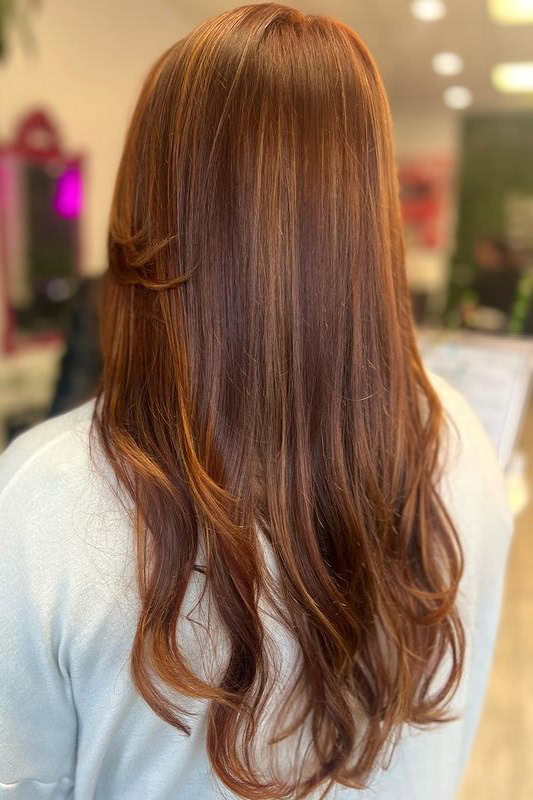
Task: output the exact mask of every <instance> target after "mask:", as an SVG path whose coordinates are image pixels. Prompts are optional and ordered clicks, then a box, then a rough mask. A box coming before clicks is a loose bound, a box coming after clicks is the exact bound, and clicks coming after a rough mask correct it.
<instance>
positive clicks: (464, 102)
mask: <svg viewBox="0 0 533 800" xmlns="http://www.w3.org/2000/svg"><path fill="white" fill-rule="evenodd" d="M443 97H444V102H445V103H446V105H447V106H449V107H450V108H458V109H461V108H468V106H469V105H472V92H471V91H470V89H467V88H466V86H448V88H447V89H445V90H444V93H443Z"/></svg>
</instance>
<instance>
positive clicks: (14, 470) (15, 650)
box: [0, 435, 77, 800]
mask: <svg viewBox="0 0 533 800" xmlns="http://www.w3.org/2000/svg"><path fill="white" fill-rule="evenodd" d="M35 444H38V443H36V442H35V438H34V437H32V436H29V437H28V435H25V436H23V437H21V439H20V440H17V441H16V442H15V443H14V444H13V445H11V447H10V448H8V451H7V452H6V453H5V454H4V455H3V456H2V458H1V459H0V558H1V562H2V580H1V581H0V630H1V631H2V645H3V647H2V657H1V658H0V798H4V797H5V798H9V800H63V799H64V798H68V797H71V796H72V790H73V786H74V772H75V756H76V736H77V720H76V711H75V707H74V703H73V699H72V692H71V686H70V680H69V674H68V657H67V656H66V654H64V653H63V652H62V646H61V625H62V610H63V609H62V597H61V582H60V581H57V580H52V579H51V575H55V576H56V577H57V575H58V574H59V575H60V574H61V573H60V571H59V572H58V570H60V569H61V562H62V560H63V561H64V554H62V553H61V547H60V542H59V540H54V525H55V523H54V518H55V511H57V508H56V510H55V511H54V498H53V497H52V498H50V492H49V477H48V476H47V475H44V474H43V475H40V472H39V468H38V460H39V459H38V454H39V452H40V448H39V447H38V449H37V452H36V451H35V450H34V449H33V448H34V446H35ZM55 504H56V505H57V496H56V498H55Z"/></svg>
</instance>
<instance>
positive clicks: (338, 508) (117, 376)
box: [95, 4, 464, 800]
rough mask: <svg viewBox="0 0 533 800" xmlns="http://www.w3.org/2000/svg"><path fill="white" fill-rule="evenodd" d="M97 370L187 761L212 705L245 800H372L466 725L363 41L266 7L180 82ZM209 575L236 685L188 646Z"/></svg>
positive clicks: (162, 69)
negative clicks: (320, 799)
mask: <svg viewBox="0 0 533 800" xmlns="http://www.w3.org/2000/svg"><path fill="white" fill-rule="evenodd" d="M102 342H103V349H104V377H103V382H102V389H101V393H100V397H99V402H98V404H97V411H96V414H95V424H96V428H97V431H98V434H99V437H100V440H101V442H102V443H103V446H104V449H105V451H106V453H107V456H108V458H109V460H110V462H111V464H112V466H113V468H114V471H115V473H116V475H117V478H118V480H119V482H120V483H121V484H122V485H123V486H124V488H125V489H126V490H127V492H128V493H129V495H130V496H131V498H132V499H133V501H134V504H135V508H136V513H137V525H136V540H137V564H138V581H139V592H140V600H141V611H140V618H139V622H138V627H137V633H136V637H135V641H134V645H133V652H132V674H133V679H134V681H135V685H136V686H137V688H138V690H139V692H140V693H141V695H142V696H143V697H144V698H145V700H146V701H147V703H149V705H150V706H151V707H152V709H153V710H154V711H155V712H156V713H157V714H158V715H159V716H160V717H162V718H163V719H164V720H166V721H167V722H168V723H169V724H171V725H173V726H175V727H176V728H178V729H179V730H181V731H183V732H184V733H188V731H189V729H190V728H189V725H188V722H187V714H186V708H185V706H186V704H182V705H183V706H184V708H182V707H181V706H180V704H179V703H177V702H174V701H172V700H171V699H170V694H171V693H172V692H173V691H174V692H177V693H179V694H180V695H181V696H184V697H190V698H198V699H199V700H204V701H207V702H208V722H207V726H208V727H207V748H208V754H209V758H210V761H211V764H212V767H213V770H214V772H215V773H216V774H217V775H218V776H219V778H220V779H221V780H222V781H223V783H224V784H225V785H226V786H227V787H229V788H230V789H231V790H233V791H234V792H236V793H237V794H239V795H240V796H242V797H246V798H257V799H259V798H265V799H266V798H270V800H273V798H285V797H294V798H303V797H306V796H308V795H309V794H310V793H311V792H312V791H313V790H315V789H317V788H319V787H321V788H323V790H324V793H327V791H328V789H329V788H330V787H331V786H332V785H333V784H334V783H341V784H344V785H346V786H354V787H363V786H365V785H366V784H367V783H368V781H369V780H370V778H371V774H372V771H373V770H374V769H375V768H376V767H377V765H378V764H379V763H380V760H381V759H383V757H384V754H385V752H386V751H387V748H388V747H389V746H394V742H395V741H396V739H397V737H398V734H399V732H400V730H401V728H402V726H403V725H404V724H412V725H422V726H424V725H428V724H431V723H434V722H440V721H445V720H446V719H448V716H447V709H448V705H449V701H450V699H451V697H452V695H453V692H454V690H455V688H456V687H457V684H458V681H459V679H460V676H461V671H462V665H463V656H464V634H463V629H462V625H461V621H460V619H459V617H458V613H457V610H456V595H457V588H458V583H459V580H460V577H461V573H462V554H461V547H460V544H459V541H458V537H457V533H456V531H455V530H454V527H453V525H452V523H451V521H450V519H449V517H448V515H447V513H446V511H445V509H444V507H443V505H442V503H441V501H440V499H439V495H438V489H437V487H438V480H439V474H438V472H439V464H440V459H439V443H440V440H441V432H442V427H443V418H442V409H441V406H440V403H439V400H438V397H437V396H436V394H435V392H434V390H433V389H432V387H431V385H430V383H429V381H428V379H427V377H426V375H425V373H424V370H423V368H422V365H421V362H420V358H419V355H418V352H417V348H416V343H415V339H414V334H413V326H412V319H411V313H410V307H409V297H408V291H407V286H406V277H405V269H404V252H403V239H402V230H401V220H400V212H399V204H398V187H397V180H396V169H395V163H394V153H393V146H392V133H391V122H390V114H389V109H388V103H387V98H386V95H385V92H384V89H383V86H382V83H381V79H380V77H379V74H378V71H377V69H376V66H375V64H374V62H373V60H372V57H371V56H370V54H369V52H368V50H367V48H366V47H365V45H364V44H363V42H362V41H361V40H360V39H359V38H358V36H357V35H356V34H355V33H354V32H353V31H352V30H351V29H349V28H348V27H346V26H344V25H341V24H340V23H337V22H335V21H332V20H329V19H327V18H324V17H318V16H305V15H303V14H301V13H300V12H298V11H296V10H293V9H290V8H286V7H283V6H279V5H274V4H265V5H252V6H245V7H243V8H239V9H236V10H232V11H229V12H228V13H226V14H223V15H221V16H219V17H216V18H215V19H212V20H210V21H208V22H206V23H204V24H203V25H201V26H200V27H199V28H197V29H196V30H195V31H193V32H192V33H191V34H190V35H189V36H187V37H186V38H185V39H183V40H182V41H180V42H178V43H177V44H176V45H175V46H174V47H172V48H171V49H170V50H169V51H168V52H166V53H165V54H164V55H163V56H162V57H161V58H160V59H159V60H158V62H157V63H156V64H155V66H154V67H153V68H152V70H151V72H150V74H149V76H148V78H147V80H146V82H145V85H144V88H143V90H142V92H141V96H140V99H139V102H138V104H137V107H136V110H135V113H134V116H133V119H132V122H131V125H130V129H129V132H128V136H127V140H126V144H125V148H124V154H123V158H122V161H121V165H120V169H119V173H118V178H117V183H116V190H115V196H114V201H113V208H112V214H111V223H110V232H109V269H108V272H107V275H106V280H105V287H104V296H103V315H102ZM258 531H260V532H261V536H264V539H265V541H266V542H267V544H268V548H269V550H270V552H271V553H272V557H273V559H274V564H275V569H276V574H277V580H276V581H272V580H271V578H270V577H269V575H268V574H267V570H266V569H265V560H264V555H263V551H262V550H261V547H260V544H259V533H258ZM200 551H201V552H202V553H203V555H204V563H203V565H202V567H201V571H202V572H203V573H204V578H205V584H204V591H205V593H207V595H208V597H209V601H210V602H211V603H212V604H213V607H214V608H215V609H216V611H217V615H218V619H219V621H220V625H221V626H222V629H223V630H224V632H225V635H226V638H227V642H228V654H227V659H226V661H225V664H224V668H223V670H222V674H221V675H220V677H219V679H217V680H216V681H214V680H209V679H207V678H206V677H205V676H202V675H200V674H198V672H197V671H195V670H194V669H193V668H192V666H191V664H190V663H189V661H188V658H187V654H186V652H184V650H183V649H182V646H181V643H180V640H179V637H177V636H176V630H177V624H178V621H179V618H180V613H181V610H182V607H183V603H184V598H185V595H186V591H187V587H188V586H189V583H190V581H191V578H192V576H193V573H194V571H195V569H197V561H198V557H199V552H200ZM263 596H267V597H269V598H270V601H271V603H272V606H273V607H275V608H276V610H277V613H278V614H279V618H280V619H281V620H282V621H283V623H284V624H285V626H286V628H287V630H288V631H290V632H291V635H292V636H293V637H294V640H295V642H296V645H297V648H298V652H299V654H300V660H299V668H298V670H297V672H296V674H295V675H294V676H293V678H294V680H293V682H292V686H291V689H290V691H289V692H288V694H287V696H286V698H285V701H284V704H283V705H282V706H281V707H280V709H279V714H278V720H277V724H276V728H275V732H274V734H273V735H272V737H271V739H270V744H269V743H268V742H267V743H265V748H266V757H267V760H268V754H269V752H270V751H269V747H270V746H273V744H274V742H278V743H279V742H283V740H284V739H288V738H289V737H290V736H291V735H292V734H294V733H297V732H298V730H299V729H303V728H304V727H305V728H306V730H307V731H308V734H309V744H308V746H307V747H306V748H305V751H304V753H303V755H302V756H301V760H300V762H299V763H298V764H296V765H295V767H294V770H293V771H292V772H291V773H290V774H289V775H284V776H281V775H276V771H275V770H274V769H272V770H270V772H268V770H267V771H265V770H264V769H263V767H262V766H260V764H259V757H258V755H257V742H258V741H259V731H260V729H261V720H262V719H263V715H264V711H265V707H266V706H265V704H266V702H267V698H268V694H269V692H270V691H271V688H272V685H273V680H274V679H275V676H274V675H273V673H272V669H271V666H270V662H269V659H268V657H267V636H266V632H265V622H264V618H263V616H262V614H261V612H260V609H259V598H261V597H263ZM436 675H438V676H439V678H438V683H437V685H436V681H435V676H436ZM165 687H166V689H167V690H169V691H165ZM291 709H298V713H297V714H296V716H295V718H294V719H292V720H290V710H291ZM264 755H265V753H263V756H264ZM267 772H268V775H267Z"/></svg>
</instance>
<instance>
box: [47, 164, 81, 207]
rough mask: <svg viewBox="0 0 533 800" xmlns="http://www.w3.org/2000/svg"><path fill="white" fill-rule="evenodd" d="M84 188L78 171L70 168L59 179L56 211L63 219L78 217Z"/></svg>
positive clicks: (56, 193)
mask: <svg viewBox="0 0 533 800" xmlns="http://www.w3.org/2000/svg"><path fill="white" fill-rule="evenodd" d="M81 204H82V186H81V175H80V172H79V170H78V169H76V168H72V167H71V168H69V169H66V170H65V172H63V174H62V175H60V176H59V178H58V179H57V184H56V191H55V195H54V211H55V212H56V213H57V214H59V215H60V216H62V217H77V216H79V214H80V211H81Z"/></svg>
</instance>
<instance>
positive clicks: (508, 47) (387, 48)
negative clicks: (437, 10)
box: [169, 0, 533, 111]
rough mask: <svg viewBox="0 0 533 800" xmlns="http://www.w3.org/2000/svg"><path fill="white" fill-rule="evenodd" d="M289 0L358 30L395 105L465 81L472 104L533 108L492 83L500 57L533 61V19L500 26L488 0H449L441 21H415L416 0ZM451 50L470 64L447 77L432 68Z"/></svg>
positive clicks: (194, 13)
mask: <svg viewBox="0 0 533 800" xmlns="http://www.w3.org/2000/svg"><path fill="white" fill-rule="evenodd" d="M175 1H176V0H169V2H175ZM244 1H245V0H241V2H231V0H229V2H228V0H181V2H180V12H182V13H184V14H185V15H186V16H187V18H188V19H190V23H191V25H195V24H197V23H198V22H200V21H202V20H203V19H205V18H206V17H208V16H211V15H213V14H217V13H219V12H221V11H224V10H226V9H228V8H230V7H236V6H240V5H243V4H244ZM288 4H289V5H294V6H296V7H298V8H300V9H301V10H302V11H307V12H311V13H321V14H327V15H328V16H331V17H336V18H338V19H340V20H342V21H343V22H346V23H347V24H348V25H350V26H351V27H353V28H355V29H356V30H357V31H358V33H360V34H361V36H362V37H363V39H364V40H365V41H366V43H367V45H368V46H369V47H370V49H371V51H372V52H373V54H374V56H375V58H376V60H377V62H378V64H379V66H380V69H381V71H382V74H383V77H384V80H385V83H386V85H387V89H388V91H389V95H390V98H391V102H392V105H393V107H395V108H402V109H404V108H413V109H425V110H432V109H435V110H437V109H440V108H442V92H443V90H444V88H445V87H446V86H451V85H454V84H458V83H459V84H463V85H465V86H468V88H469V89H470V90H471V91H472V92H473V95H474V104H473V106H472V110H505V109H517V108H522V109H531V110H532V111H533V93H532V94H528V95H502V94H500V93H499V92H496V91H495V90H494V89H493V88H492V86H491V82H490V70H491V66H492V65H493V64H495V63H497V62H500V61H533V25H521V26H503V25H498V24H497V23H495V22H493V21H492V20H491V18H490V17H489V15H488V12H487V0H447V7H448V13H447V15H446V16H445V17H444V18H443V19H441V20H439V21H437V22H420V21H418V20H416V19H415V18H414V17H413V16H412V15H411V12H410V10H409V6H410V0H299V1H298V0H294V1H293V2H292V3H291V2H289V3H288ZM449 50H452V51H455V52H457V53H459V54H460V55H461V56H462V57H463V59H464V62H465V69H464V71H463V73H462V74H461V75H458V76H455V77H446V78H444V77H442V76H439V75H437V74H436V73H435V72H434V71H433V69H432V67H431V59H432V56H433V55H434V54H435V53H437V52H439V51H449Z"/></svg>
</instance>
